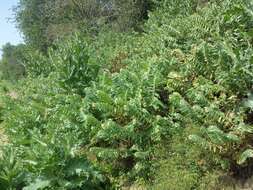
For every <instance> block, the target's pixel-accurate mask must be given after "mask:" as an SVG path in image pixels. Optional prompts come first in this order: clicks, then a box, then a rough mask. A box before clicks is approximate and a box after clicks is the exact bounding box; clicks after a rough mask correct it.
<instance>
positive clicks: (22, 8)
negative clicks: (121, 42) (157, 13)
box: [14, 0, 152, 51]
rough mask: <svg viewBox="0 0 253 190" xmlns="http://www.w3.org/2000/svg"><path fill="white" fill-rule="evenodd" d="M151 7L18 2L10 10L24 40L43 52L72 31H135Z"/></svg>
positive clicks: (121, 0)
mask: <svg viewBox="0 0 253 190" xmlns="http://www.w3.org/2000/svg"><path fill="white" fill-rule="evenodd" d="M151 7H152V4H151V1H150V0H20V1H19V4H18V6H16V7H15V8H14V11H15V20H16V23H17V27H18V28H19V29H20V31H21V32H22V33H23V34H24V37H25V41H26V42H27V43H28V44H30V45H32V46H33V47H35V48H37V49H40V50H42V51H46V50H47V48H48V47H49V46H50V45H51V44H52V42H54V41H55V40H56V39H58V38H61V37H64V36H66V35H69V34H71V33H73V32H76V31H86V32H87V31H88V32H89V33H92V34H96V33H97V32H99V31H100V30H101V29H102V28H103V27H105V26H107V27H110V28H111V29H113V30H116V31H121V32H122V31H128V30H129V29H131V28H137V26H138V24H139V23H140V22H141V21H142V20H143V19H147V15H148V14H147V13H148V10H149V9H151Z"/></svg>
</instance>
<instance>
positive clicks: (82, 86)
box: [2, 0, 253, 189]
mask: <svg viewBox="0 0 253 190" xmlns="http://www.w3.org/2000/svg"><path fill="white" fill-rule="evenodd" d="M157 3H159V5H160V7H159V8H158V9H157V10H156V11H154V12H153V13H151V14H150V19H149V20H148V22H147V23H146V26H145V33H143V34H137V33H134V34H118V33H106V34H100V35H98V36H97V37H96V38H93V39H91V38H87V37H85V38H83V37H81V36H74V37H72V38H70V39H69V40H67V41H64V42H62V43H60V44H58V45H56V47H55V49H54V50H53V49H52V50H50V52H49V53H48V57H46V56H45V59H44V57H43V58H42V62H39V63H38V64H35V65H34V66H32V67H31V69H33V68H34V70H35V72H31V73H35V75H34V76H36V77H32V75H31V77H30V78H29V77H28V78H26V79H24V80H23V81H21V82H20V83H19V84H20V87H19V88H18V92H17V93H18V95H19V96H18V98H17V99H11V98H6V99H5V101H4V102H5V104H4V109H3V114H4V116H3V117H4V122H3V125H4V128H5V129H6V133H7V134H8V137H9V139H10V142H11V143H10V146H11V148H12V150H14V152H15V153H16V158H18V163H20V164H18V165H17V167H16V168H15V169H14V172H13V175H12V168H11V167H10V168H7V170H6V171H7V173H10V176H11V177H8V179H9V180H7V182H6V181H4V183H5V184H7V185H9V186H10V185H13V186H10V187H12V188H17V187H19V185H21V187H25V186H27V188H29V187H31V185H33V184H35V186H38V184H40V185H41V186H39V187H38V188H40V187H41V188H44V187H45V188H46V186H50V188H54V189H57V188H66V189H82V188H83V187H84V186H89V185H90V186H91V188H93V189H99V188H100V189H103V188H104V189H106V188H108V189H110V188H111V189H113V188H114V185H115V184H116V186H118V188H122V186H120V184H122V183H131V182H133V181H145V182H146V184H150V183H152V182H155V187H157V188H158V189H159V188H164V189H176V188H177V189H189V188H191V189H201V188H211V187H213V186H215V185H216V180H217V179H218V177H219V173H220V171H221V173H224V172H227V171H229V170H232V169H233V167H234V166H236V167H237V168H239V169H240V167H241V164H244V165H245V166H246V167H247V165H248V161H249V158H251V157H252V150H251V141H250V139H251V137H252V119H251V118H250V117H251V114H252V106H251V95H250V93H249V92H250V91H251V90H252V89H251V88H252V85H253V81H252V73H253V70H252V56H251V51H252V45H251V44H252V43H251V41H252V36H251V29H250V28H251V23H252V15H251V10H252V5H251V2H250V1H241V0H236V1H229V0H226V1H222V2H221V1H212V2H209V3H206V4H205V5H203V6H202V5H201V6H200V5H199V4H198V1H194V0H192V1H191V0H187V1H179V0H177V1H176V0H175V1H161V2H159V1H157ZM236 23H240V24H239V27H238V26H237V24H236ZM38 60H39V59H38ZM43 60H48V61H45V62H46V65H48V66H49V67H48V66H46V68H51V69H48V70H47V69H44V68H43V67H42V68H41V66H40V64H41V63H43ZM41 65H42V64H41ZM36 66H38V68H36ZM40 68H41V69H42V70H43V71H40ZM37 69H38V70H37ZM44 72H45V74H43V73H44ZM159 151H160V152H159ZM165 152H166V153H168V154H165ZM163 155H165V156H164V157H162V156H163ZM7 157H8V156H7ZM9 157H10V156H9ZM2 163H3V164H2V165H5V163H7V164H6V165H7V166H8V159H4V160H3V159H2ZM9 165H12V164H9ZM157 168H161V169H160V170H161V172H160V173H161V175H157V171H156V169H157ZM69 169H70V170H71V171H70V172H69ZM160 170H158V171H160ZM21 171H22V172H25V176H26V177H25V178H24V179H23V180H21V183H16V182H15V181H16V178H17V177H18V176H19V175H20V174H21V173H22V172H21ZM59 171H61V172H59ZM5 173H6V172H5ZM167 173H168V174H167ZM2 175H3V174H2ZM8 175H9V174H8ZM13 176H14V177H13ZM52 176H54V177H52ZM55 176H56V178H55ZM208 176H211V177H213V181H208V180H207V178H208ZM159 177H160V180H161V181H159ZM84 179H87V180H84ZM179 179H183V181H184V183H181V184H180V185H178V184H179ZM166 180H168V183H166ZM122 181H123V182H122ZM217 183H218V182H217ZM177 185H178V186H177ZM9 186H5V187H9ZM155 187H154V188H155Z"/></svg>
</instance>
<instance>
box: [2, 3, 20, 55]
mask: <svg viewBox="0 0 253 190" xmlns="http://www.w3.org/2000/svg"><path fill="white" fill-rule="evenodd" d="M17 3H18V0H0V48H1V47H2V46H3V45H4V44H6V43H7V42H10V43H11V44H14V45H15V44H18V43H21V42H22V37H21V35H20V33H19V31H18V30H17V29H16V27H15V23H12V22H11V21H9V20H8V18H13V12H12V10H11V9H12V7H13V6H15V5H17ZM0 55H1V52H0Z"/></svg>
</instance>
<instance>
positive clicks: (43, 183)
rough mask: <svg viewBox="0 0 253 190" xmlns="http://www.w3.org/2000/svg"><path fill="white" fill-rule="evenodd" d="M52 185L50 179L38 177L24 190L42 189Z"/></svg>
mask: <svg viewBox="0 0 253 190" xmlns="http://www.w3.org/2000/svg"><path fill="white" fill-rule="evenodd" d="M49 186H50V180H45V179H39V178H38V179H36V180H35V182H33V183H31V184H30V185H29V186H26V187H24V188H23V190H41V189H44V188H45V187H49Z"/></svg>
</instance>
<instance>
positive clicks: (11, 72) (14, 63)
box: [0, 43, 26, 80]
mask: <svg viewBox="0 0 253 190" xmlns="http://www.w3.org/2000/svg"><path fill="white" fill-rule="evenodd" d="M25 51H26V46H25V45H24V44H19V45H16V46H15V45H11V44H10V43H7V44H5V45H4V46H3V47H2V52H3V54H2V60H1V61H0V70H1V71H2V77H3V78H4V79H8V80H17V79H19V78H21V77H22V76H24V74H25V69H24V66H23V64H22V62H23V61H24V59H25V57H24V56H25V55H24V54H25Z"/></svg>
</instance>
